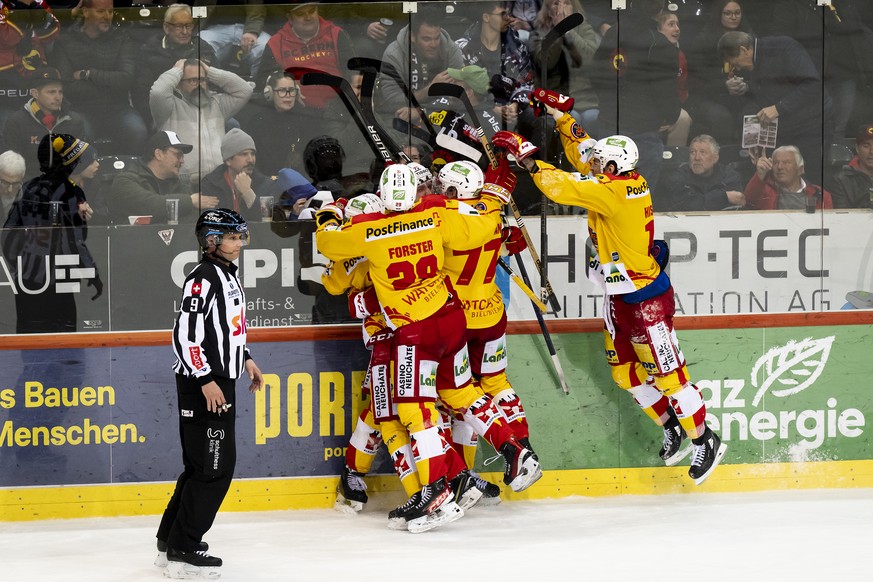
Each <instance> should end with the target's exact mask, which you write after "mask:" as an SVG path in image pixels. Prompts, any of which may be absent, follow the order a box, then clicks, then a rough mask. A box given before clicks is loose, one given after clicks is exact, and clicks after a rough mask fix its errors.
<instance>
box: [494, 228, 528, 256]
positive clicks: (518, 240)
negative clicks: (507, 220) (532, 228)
mask: <svg viewBox="0 0 873 582" xmlns="http://www.w3.org/2000/svg"><path fill="white" fill-rule="evenodd" d="M500 236H501V238H502V239H503V246H505V247H506V252H508V253H509V254H510V255H517V254H518V253H520V252H522V251H523V250H524V249H526V248H527V241H526V240H524V234H522V232H521V229H520V228H518V227H517V226H504V227H503V230H502V231H501V233H500Z"/></svg>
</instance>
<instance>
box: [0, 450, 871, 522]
mask: <svg viewBox="0 0 873 582" xmlns="http://www.w3.org/2000/svg"><path fill="white" fill-rule="evenodd" d="M687 471H688V468H687V467H681V466H680V467H654V468H652V467H647V468H627V469H578V470H569V471H546V472H545V473H544V475H543V478H542V479H541V480H540V481H539V482H537V484H536V485H534V486H533V487H531V488H530V489H528V490H527V491H524V492H522V493H513V492H512V491H510V490H509V489H508V488H507V487H503V486H502V481H501V479H502V476H503V475H502V474H501V473H483V474H482V476H483V477H485V478H486V479H488V480H490V481H492V482H495V483H499V484H501V488H502V489H503V493H502V497H503V498H504V499H505V500H516V499H546V498H560V497H569V496H574V495H579V496H587V497H606V496H615V495H659V494H682V493H688V494H693V493H697V492H720V493H726V492H743V491H770V490H785V489H849V488H873V461H871V460H862V461H828V462H806V463H776V464H749V465H722V466H720V467H719V468H718V469H717V470H716V471H715V473H713V475H711V476H710V477H709V479H708V480H707V481H706V482H705V483H704V484H703V485H701V486H699V487H698V486H696V485H694V483H693V482H692V481H691V480H690V479H689V478H688V476H687ZM336 483H337V481H336V477H315V478H313V477H295V478H277V479H238V480H235V481H234V482H233V483H232V485H231V489H230V492H229V493H228V496H227V498H226V499H225V501H224V504H223V505H222V507H221V510H222V511H269V510H284V509H320V508H327V507H331V506H332V505H333V502H334V498H335V490H336ZM367 483H368V487H369V489H368V491H369V492H370V494H374V493H375V494H378V493H379V492H389V491H390V492H396V491H399V489H400V486H399V482H398V481H397V478H396V477H394V476H392V475H387V476H373V477H368V478H367ZM173 486H174V483H173V482H164V483H132V484H121V485H85V486H76V485H68V486H61V487H26V488H15V489H13V488H0V521H29V520H41V519H67V518H82V517H110V516H119V515H155V514H160V513H161V512H162V511H163V510H164V508H165V507H166V505H167V501H168V500H169V498H170V495H171V494H172V491H173Z"/></svg>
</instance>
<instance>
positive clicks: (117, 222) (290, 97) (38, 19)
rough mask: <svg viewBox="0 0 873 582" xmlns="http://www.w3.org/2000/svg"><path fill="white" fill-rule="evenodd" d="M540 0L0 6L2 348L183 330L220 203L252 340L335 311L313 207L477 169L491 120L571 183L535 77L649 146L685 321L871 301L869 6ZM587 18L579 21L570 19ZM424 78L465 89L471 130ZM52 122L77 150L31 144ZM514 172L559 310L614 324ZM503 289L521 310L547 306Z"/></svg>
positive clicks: (571, 238) (560, 215)
mask: <svg viewBox="0 0 873 582" xmlns="http://www.w3.org/2000/svg"><path fill="white" fill-rule="evenodd" d="M535 4H537V3H533V2H521V1H519V2H418V3H409V2H394V3H379V2H365V3H356V4H355V3H349V4H334V3H327V4H313V3H306V4H302V5H288V6H280V5H272V4H269V5H266V6H253V5H247V6H239V7H235V8H224V9H218V8H214V7H209V8H205V7H195V8H194V9H193V11H192V9H191V8H189V7H186V6H184V5H174V6H169V7H168V6H136V5H135V6H133V7H126V8H122V7H114V8H113V6H112V4H111V2H107V1H105V0H94V1H93V2H91V3H90V7H87V8H80V9H78V10H77V11H69V10H58V9H54V10H52V11H51V12H49V11H48V10H47V9H44V8H42V7H37V8H30V9H28V8H26V7H25V6H24V5H23V4H20V3H19V4H15V5H9V6H8V7H7V8H4V10H5V13H4V18H3V19H2V20H0V34H2V35H3V36H4V38H6V37H7V36H9V37H10V38H12V39H13V40H15V36H16V35H17V42H11V43H10V44H9V45H8V47H10V48H5V49H0V79H2V84H0V86H2V91H0V117H2V120H0V127H2V138H3V148H2V149H3V150H11V151H14V152H17V153H18V154H20V155H21V156H22V158H23V161H24V168H22V167H21V163H20V159H19V158H17V157H16V156H14V155H9V154H4V155H3V156H0V189H2V192H0V194H2V214H3V217H4V219H5V220H6V223H5V228H4V229H3V233H2V234H3V236H2V241H3V255H2V258H0V261H2V269H0V294H2V300H0V312H2V313H0V333H3V334H14V333H31V332H67V331H79V332H82V331H132V330H145V329H169V328H170V327H171V326H172V321H173V316H174V313H175V309H176V308H177V306H176V305H175V302H176V301H178V296H179V290H180V285H181V283H182V281H183V280H184V275H185V273H186V272H187V271H188V270H189V269H190V268H191V267H192V266H193V265H194V264H195V263H196V261H197V258H198V252H199V251H198V247H197V243H196V239H195V237H194V233H193V231H194V228H193V226H194V222H195V220H196V218H197V216H198V215H199V214H200V212H201V211H202V210H204V209H206V208H211V207H215V206H220V207H227V208H233V209H236V210H238V211H239V212H240V213H241V214H242V215H243V216H244V217H246V219H247V220H248V221H249V224H250V229H251V233H252V243H251V245H250V246H249V247H247V248H245V249H244V250H243V253H242V256H241V258H240V260H239V263H240V268H241V275H242V280H243V283H244V285H245V287H246V293H247V297H248V301H249V306H248V316H249V325H250V326H252V327H281V326H291V325H302V324H310V323H337V322H342V321H348V320H349V316H348V313H347V310H346V301H345V298H343V297H333V296H330V295H329V294H328V293H327V292H326V291H325V290H324V288H323V287H322V286H321V284H320V276H321V272H322V270H323V268H324V266H325V265H326V264H327V262H328V261H327V259H326V258H325V257H323V256H322V255H320V254H319V253H318V251H317V249H315V246H314V243H313V232H314V227H313V222H312V220H308V219H305V218H304V219H303V220H301V219H299V217H300V216H301V215H302V216H303V217H306V215H307V213H308V211H307V210H306V208H307V207H309V208H312V209H314V208H316V207H317V206H318V205H320V204H323V203H324V202H325V201H327V200H329V199H331V198H334V197H338V196H341V195H342V196H346V197H349V196H355V195H358V194H360V193H364V192H373V191H374V189H375V182H376V179H377V178H378V176H379V173H380V172H381V169H382V167H383V165H384V164H383V162H384V159H385V158H386V157H390V158H396V157H397V156H398V154H399V152H401V151H402V152H403V153H404V154H405V155H407V156H409V157H410V158H412V159H413V160H414V161H420V162H421V163H423V164H424V165H425V166H428V167H431V168H433V169H438V168H439V166H440V164H442V163H445V162H446V161H448V160H453V159H467V158H471V157H472V158H477V159H479V161H480V163H481V164H482V165H483V167H484V165H485V164H486V163H487V159H486V157H485V156H484V154H483V151H482V148H481V146H480V144H479V140H478V131H479V130H480V129H481V130H482V132H483V133H484V135H485V136H486V137H490V136H492V135H493V134H494V133H495V132H496V131H498V130H501V129H508V130H511V131H515V132H517V133H519V134H521V135H522V136H524V137H525V138H527V139H528V140H530V141H531V142H533V143H534V144H536V145H537V146H539V148H540V151H539V153H538V154H537V155H538V156H540V158H541V159H544V160H546V161H548V162H549V163H552V164H554V165H556V166H558V167H560V168H562V169H564V170H567V171H570V172H574V171H580V170H584V168H579V167H574V166H572V164H571V163H570V162H571V160H570V159H569V158H568V157H567V156H566V154H565V152H564V150H563V147H562V144H561V141H560V139H559V138H558V135H557V133H556V131H555V128H554V125H555V124H554V122H553V121H552V119H551V117H550V116H548V115H543V114H541V112H540V111H538V108H537V107H534V106H531V104H530V92H531V91H532V90H534V89H535V88H541V87H542V88H546V89H549V90H552V91H555V92H557V93H560V94H564V95H568V96H570V97H572V98H573V99H574V102H573V105H572V107H569V108H568V112H569V114H571V115H572V116H573V117H574V118H575V119H576V120H577V121H578V122H579V123H580V124H581V125H580V126H581V127H584V128H585V129H586V130H587V132H588V133H589V134H590V135H591V136H592V137H593V138H594V139H600V138H604V137H608V136H611V135H616V134H618V135H625V136H628V137H630V138H631V139H632V140H633V141H634V142H635V143H636V145H637V147H638V149H639V163H638V166H637V167H638V169H639V171H640V173H641V174H642V175H643V176H644V177H645V178H646V180H647V184H648V187H649V189H650V191H651V195H652V200H653V210H654V211H655V213H656V221H655V233H654V236H655V237H657V238H663V239H665V240H667V241H668V243H669V244H670V247H671V250H672V254H671V257H672V258H671V263H670V266H669V274H670V276H671V278H672V280H673V282H674V284H675V287H676V291H677V299H678V301H679V304H678V306H677V311H678V313H680V314H683V313H684V314H699V315H706V314H747V313H779V312H792V311H796V312H801V311H829V310H838V309H841V308H865V307H868V306H870V303H871V299H870V297H871V296H870V294H869V293H868V291H870V290H873V259H871V256H873V253H871V249H873V240H871V237H873V234H871V233H873V229H871V221H873V213H871V212H870V209H871V200H873V194H871V193H873V178H871V174H873V125H869V126H868V124H873V112H871V105H870V104H871V103H873V100H871V99H870V97H871V84H870V81H871V72H873V57H871V56H870V55H873V32H871V25H873V8H871V7H869V6H867V4H866V3H862V2H841V3H839V4H838V5H837V6H834V7H828V6H824V7H819V6H816V3H815V2H810V1H805V0H796V1H792V0H782V1H778V2H766V3H764V2H749V1H746V2H735V1H724V0H720V1H718V2H695V1H691V0H689V1H686V2H669V3H666V4H665V5H664V9H663V10H660V9H661V5H662V4H664V3H662V2H659V1H657V0H655V1H652V2H645V1H638V2H634V3H633V6H632V8H631V9H630V10H618V11H615V10H612V6H611V4H612V3H611V2H609V1H608V0H597V1H594V0H590V1H585V2H583V3H581V4H580V3H579V2H578V1H577V0H547V1H546V2H544V3H542V4H543V6H542V8H541V9H540V10H539V11H537V10H536V9H535V8H532V7H533V6H534V5H535ZM629 4H630V3H629ZM4 5H5V4H4ZM573 13H580V14H583V15H584V20H583V22H581V24H577V25H576V26H574V27H572V28H568V29H566V30H564V28H563V27H562V25H561V24H560V23H562V22H564V23H565V24H566V22H572V20H571V21H565V19H566V18H567V17H568V16H570V15H571V14H573ZM558 33H563V34H558ZM4 46H7V45H4ZM434 83H450V84H455V85H460V86H461V87H462V88H463V89H464V91H465V96H466V98H467V100H468V101H469V105H470V109H471V110H472V113H473V115H471V114H470V112H468V109H467V107H466V106H465V103H464V102H463V101H462V100H460V99H458V98H457V96H453V95H451V94H446V93H445V92H442V93H440V92H439V91H437V92H436V93H437V94H435V95H434V94H432V93H434V91H432V85H433V84H434ZM49 131H52V132H55V133H59V134H69V135H72V136H73V137H74V138H78V139H79V140H80V142H86V143H87V144H88V146H87V147H84V146H83V144H82V143H79V144H76V143H75V140H66V138H64V139H63V140H62V141H61V142H60V143H52V144H49V143H46V144H45V145H44V149H43V150H42V152H41V151H40V142H41V141H42V139H43V136H44V135H46V134H47V133H48V132H49ZM166 132H170V133H166ZM70 172H72V173H70ZM518 175H519V184H518V187H517V189H516V191H515V193H514V197H515V200H516V202H517V204H518V206H519V208H520V209H521V211H522V213H523V214H524V215H525V216H527V217H528V220H526V226H527V228H528V230H529V231H530V233H531V235H532V237H533V240H534V241H535V243H536V246H537V248H538V250H539V252H540V254H541V255H542V257H543V258H544V262H545V263H546V264H547V275H548V279H549V281H550V282H551V285H552V287H553V288H554V289H555V293H556V295H557V297H558V300H559V304H560V306H561V311H560V312H559V313H557V314H555V313H553V314H551V315H549V317H599V316H600V312H599V305H600V303H601V294H600V292H599V291H598V290H597V289H596V288H595V287H594V286H593V285H592V284H591V283H589V282H588V281H587V279H586V276H585V263H586V261H585V244H586V239H587V229H586V214H585V209H584V208H580V207H571V206H563V205H559V204H555V203H552V202H548V201H547V200H546V199H545V198H544V197H543V195H542V193H541V192H540V191H539V190H537V188H536V186H535V185H534V184H533V182H532V180H530V178H529V176H528V175H527V173H526V172H524V171H522V170H519V171H518ZM40 176H42V181H40ZM58 176H61V177H60V178H58ZM67 177H69V180H71V181H72V183H73V184H75V186H74V187H71V186H69V185H68V182H67V181H66V178H67ZM580 178H581V176H580ZM511 221H512V219H511V218H510V222H511ZM543 224H545V228H543V227H542V226H541V225H543ZM523 258H524V260H525V264H526V267H527V271H528V272H529V273H530V274H531V286H532V287H534V289H535V290H539V287H540V273H539V272H538V270H537V269H535V268H534V264H533V262H532V261H531V260H530V258H529V257H528V256H527V255H525V256H524V257H523ZM506 288H507V289H508V286H507V287H506ZM507 295H508V296H509V297H511V301H510V303H509V314H510V318H511V319H531V318H532V317H533V312H532V311H531V307H530V304H529V302H528V301H527V299H526V298H525V297H524V296H523V295H522V294H521V293H519V292H517V291H515V290H512V291H511V292H510V293H507Z"/></svg>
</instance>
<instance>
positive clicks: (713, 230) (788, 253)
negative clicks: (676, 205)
mask: <svg viewBox="0 0 873 582" xmlns="http://www.w3.org/2000/svg"><path fill="white" fill-rule="evenodd" d="M525 224H526V225H527V228H528V230H529V231H530V232H531V233H534V241H535V243H536V244H539V237H537V236H536V233H539V230H540V228H539V221H538V220H536V219H525ZM587 233H588V231H587V226H586V220H585V217H584V216H567V217H553V218H550V219H549V248H548V265H549V266H548V277H549V281H550V282H551V284H552V287H553V288H554V290H555V294H556V295H557V296H558V298H559V300H560V302H561V305H562V311H561V313H560V315H559V316H560V317H601V316H602V313H601V306H602V303H603V293H602V291H601V290H600V289H599V288H597V287H595V286H594V285H593V284H592V283H591V282H589V281H588V280H587V278H586V274H585V243H586V240H587V238H588V234H587ZM654 236H655V238H660V239H664V240H666V241H667V243H668V245H669V246H670V264H669V266H668V268H667V272H668V274H669V275H670V279H671V280H672V282H673V286H674V288H675V291H676V312H677V314H679V315H711V314H754V313H786V312H804V311H831V310H838V309H841V308H842V307H843V306H844V305H845V304H846V303H847V301H846V294H847V293H849V292H852V291H856V290H863V291H873V212H868V211H836V212H825V213H817V214H807V213H805V212H797V213H787V212H724V213H719V214H718V215H717V217H716V215H712V214H697V213H689V214H658V215H656V218H655V233H654ZM522 258H523V259H524V261H525V266H526V267H527V271H528V273H530V274H531V281H532V284H533V287H535V288H536V290H537V291H539V273H538V272H537V270H536V269H535V268H534V265H533V261H532V260H531V259H530V256H529V254H528V253H523V254H522ZM509 313H510V319H511V320H520V319H530V318H532V317H533V315H532V312H531V307H530V302H529V301H527V299H526V298H525V297H524V296H523V295H522V294H521V293H515V294H513V296H512V307H511V309H510V312H509Z"/></svg>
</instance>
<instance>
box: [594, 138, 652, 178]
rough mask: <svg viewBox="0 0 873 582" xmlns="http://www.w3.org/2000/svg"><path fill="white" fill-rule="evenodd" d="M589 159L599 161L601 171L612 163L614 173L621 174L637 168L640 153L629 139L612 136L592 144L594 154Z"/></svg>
mask: <svg viewBox="0 0 873 582" xmlns="http://www.w3.org/2000/svg"><path fill="white" fill-rule="evenodd" d="M591 157H592V158H597V159H598V160H600V168H601V170H605V169H606V165H607V164H608V163H609V162H612V163H614V164H615V173H616V174H621V173H623V172H629V171H631V170H633V169H634V168H636V167H637V163H638V162H639V161H640V151H639V150H638V149H637V144H635V143H634V140H632V139H631V138H629V137H626V136H623V135H612V136H609V137H605V138H603V139H602V140H600V141H598V142H597V143H596V144H594V153H593V154H592V156H591Z"/></svg>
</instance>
